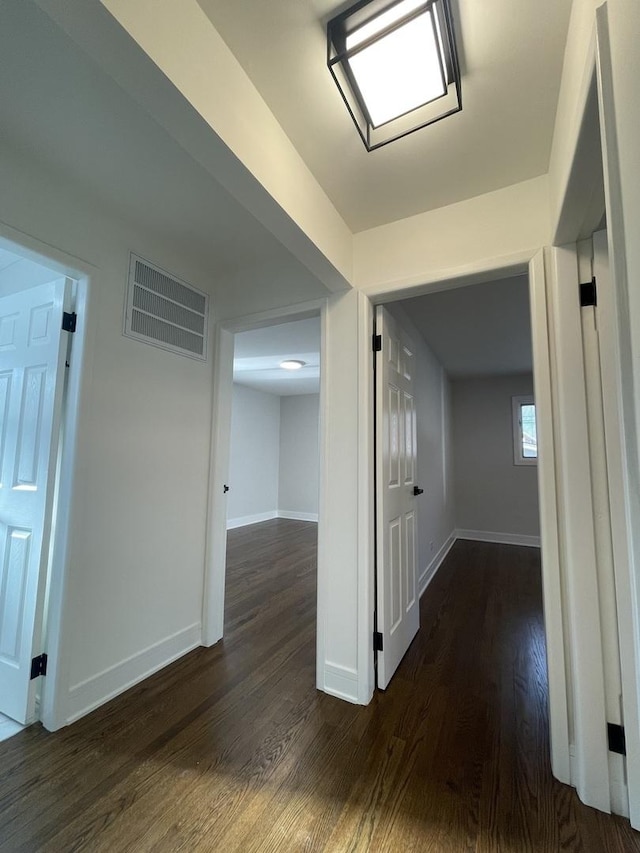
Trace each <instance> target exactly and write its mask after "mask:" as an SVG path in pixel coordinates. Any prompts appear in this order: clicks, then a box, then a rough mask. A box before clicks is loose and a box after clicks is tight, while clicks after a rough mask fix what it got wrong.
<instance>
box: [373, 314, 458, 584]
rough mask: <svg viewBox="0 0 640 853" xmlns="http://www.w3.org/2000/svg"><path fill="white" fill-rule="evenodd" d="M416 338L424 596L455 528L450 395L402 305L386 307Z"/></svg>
mask: <svg viewBox="0 0 640 853" xmlns="http://www.w3.org/2000/svg"><path fill="white" fill-rule="evenodd" d="M386 307H387V309H388V310H389V311H390V313H391V314H393V315H394V316H395V317H396V319H397V320H398V321H399V322H400V323H402V325H403V327H404V328H405V329H406V330H407V332H409V334H410V335H411V336H412V338H413V343H414V346H415V348H416V383H415V394H416V425H417V450H418V485H419V486H420V488H423V489H424V493H423V494H422V495H420V496H419V497H418V498H416V507H417V511H418V549H417V561H418V584H419V588H420V592H421V593H422V591H423V590H424V588H425V587H426V585H427V584H428V582H429V581H430V580H431V578H432V577H433V574H434V573H435V571H436V570H437V568H438V566H439V565H440V562H441V560H442V557H443V555H444V554H445V553H446V550H447V549H448V548H449V546H450V545H451V544H452V542H453V538H452V537H453V532H454V527H455V519H454V492H453V464H452V435H451V395H450V383H449V379H448V378H447V374H446V373H445V370H444V368H443V367H442V365H441V364H440V362H439V361H438V359H437V358H436V357H435V355H434V354H433V352H432V351H431V349H430V348H429V346H428V344H427V343H425V341H424V339H423V338H422V337H421V335H420V333H419V332H418V330H417V329H416V328H415V326H414V325H413V323H412V322H411V319H410V318H409V317H408V316H407V315H406V313H405V312H404V310H403V308H402V307H401V305H400V304H399V303H391V304H389V305H387V306H386Z"/></svg>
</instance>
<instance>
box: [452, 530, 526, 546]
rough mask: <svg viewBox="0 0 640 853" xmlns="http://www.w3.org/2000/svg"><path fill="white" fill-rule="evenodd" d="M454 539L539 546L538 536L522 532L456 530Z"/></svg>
mask: <svg viewBox="0 0 640 853" xmlns="http://www.w3.org/2000/svg"><path fill="white" fill-rule="evenodd" d="M456 539H473V540H474V541H476V542H496V543H498V544H499V545H525V546H527V547H528V548H539V547H540V537H539V536H525V535H524V534H523V533H491V532H489V531H487V530H456Z"/></svg>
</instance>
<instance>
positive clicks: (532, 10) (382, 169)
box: [199, 0, 571, 231]
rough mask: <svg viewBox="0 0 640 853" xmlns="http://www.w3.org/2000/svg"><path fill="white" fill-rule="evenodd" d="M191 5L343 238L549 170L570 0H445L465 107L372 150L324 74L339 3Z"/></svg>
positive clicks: (219, 1)
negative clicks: (235, 65)
mask: <svg viewBox="0 0 640 853" xmlns="http://www.w3.org/2000/svg"><path fill="white" fill-rule="evenodd" d="M199 3H200V5H201V7H202V9H203V10H204V12H205V13H206V14H207V15H208V16H209V18H210V20H211V21H212V23H213V24H214V26H215V27H216V29H217V30H218V32H219V33H220V35H221V36H222V37H223V39H224V40H225V41H226V43H227V45H228V46H229V47H230V49H231V50H232V52H233V53H234V54H235V56H236V58H237V59H238V61H239V62H240V63H241V65H242V66H243V67H244V69H245V71H246V72H247V74H248V75H249V77H250V78H251V79H252V81H253V83H254V85H255V86H256V88H257V89H258V90H259V92H260V93H261V95H262V97H263V98H264V100H265V101H266V103H267V104H268V106H269V107H270V109H271V110H272V112H273V113H274V115H275V116H276V118H277V119H278V121H279V122H280V124H281V125H282V127H283V128H284V130H285V132H286V133H287V135H288V136H289V138H290V139H291V141H292V142H293V144H294V145H295V147H296V148H297V150H298V152H299V153H300V154H301V156H302V158H303V159H304V160H305V162H306V163H307V165H308V166H309V168H310V169H311V171H312V172H313V173H314V175H315V177H316V179H317V180H318V181H319V183H320V184H321V185H322V187H323V188H324V189H325V191H326V192H327V194H328V195H329V197H330V198H331V200H332V201H333V203H334V205H335V206H336V208H337V209H338V211H339V212H340V213H341V214H342V216H343V217H344V219H345V221H346V222H347V224H348V225H349V226H350V227H351V229H352V230H353V231H361V230H364V229H366V228H370V227H372V226H375V225H379V224H382V223H385V222H390V221H393V220H396V219H400V218H404V217H406V216H410V215H413V214H416V213H419V212H421V211H424V210H430V209H433V208H437V207H441V206H444V205H447V204H452V203H454V202H457V201H461V200H462V199H465V198H471V197H473V196H476V195H480V194H482V193H485V192H489V191H491V190H495V189H499V188H501V187H505V186H508V185H509V184H513V183H517V182H519V181H523V180H526V179H529V178H533V177H535V176H537V175H541V174H544V173H546V172H547V170H548V164H549V154H550V148H551V137H552V131H553V124H554V120H555V112H556V104H557V98H558V90H559V83H560V74H561V67H562V59H563V53H564V44H565V40H566V34H567V28H568V21H569V11H570V6H571V0H553V2H547V3H542V4H541V3H540V1H539V0H518V2H517V3H514V2H513V0H488V2H478V0H452V6H453V13H454V17H455V18H456V29H457V42H458V47H459V51H460V55H461V66H462V98H463V111H462V112H461V113H458V114H456V115H454V116H451V117H449V118H447V119H446V120H444V121H442V122H439V123H438V124H435V125H431V126H430V127H428V128H425V129H423V130H421V131H418V132H417V133H414V134H412V135H411V136H408V137H405V138H404V139H402V140H398V141H396V142H394V143H391V144H390V145H388V146H386V147H384V148H382V149H379V150H378V151H374V152H371V153H367V152H366V151H365V149H364V146H363V145H362V142H361V141H360V138H359V136H358V134H357V132H356V129H355V127H354V125H353V123H352V120H351V118H350V116H349V115H348V113H347V110H346V108H345V106H344V104H343V102H342V100H341V97H340V95H339V93H338V91H337V89H336V87H335V84H334V83H333V81H332V79H331V77H330V74H329V71H328V70H327V67H326V37H325V25H326V22H327V20H328V19H329V18H331V17H332V16H333V15H334V14H335V13H336V12H337V11H341V10H342V9H343V8H346V7H347V6H349V5H350V4H349V3H342V4H339V3H337V2H336V0H269V2H256V0H199ZM247 120H250V116H248V117H247Z"/></svg>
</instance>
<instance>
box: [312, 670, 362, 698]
mask: <svg viewBox="0 0 640 853" xmlns="http://www.w3.org/2000/svg"><path fill="white" fill-rule="evenodd" d="M318 686H319V687H320V689H321V690H324V692H325V693H328V694H329V695H330V696H336V697H337V698H338V699H344V700H345V701H347V702H351V703H352V704H353V705H358V704H359V701H358V673H357V672H356V671H355V669H352V668H351V667H346V666H340V664H337V663H329V662H326V663H325V665H324V684H322V685H318Z"/></svg>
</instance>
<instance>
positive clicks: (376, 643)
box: [373, 631, 384, 652]
mask: <svg viewBox="0 0 640 853" xmlns="http://www.w3.org/2000/svg"><path fill="white" fill-rule="evenodd" d="M373 651H374V652H382V651H384V648H383V642H382V633H381V632H380V631H374V632H373Z"/></svg>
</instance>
